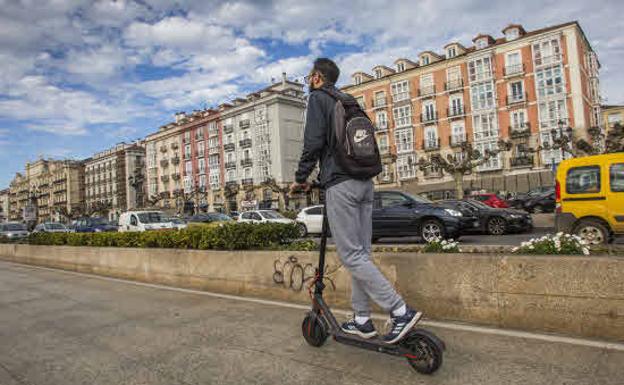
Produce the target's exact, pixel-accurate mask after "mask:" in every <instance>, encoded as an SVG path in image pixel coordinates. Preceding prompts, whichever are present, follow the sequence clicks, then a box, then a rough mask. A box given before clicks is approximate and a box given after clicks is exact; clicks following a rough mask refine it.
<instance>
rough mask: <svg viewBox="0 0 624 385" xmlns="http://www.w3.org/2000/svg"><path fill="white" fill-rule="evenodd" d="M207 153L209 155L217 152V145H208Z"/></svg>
mask: <svg viewBox="0 0 624 385" xmlns="http://www.w3.org/2000/svg"><path fill="white" fill-rule="evenodd" d="M208 153H209V154H211V155H213V154H218V153H219V147H218V146H214V147H208Z"/></svg>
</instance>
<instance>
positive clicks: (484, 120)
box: [473, 113, 498, 140]
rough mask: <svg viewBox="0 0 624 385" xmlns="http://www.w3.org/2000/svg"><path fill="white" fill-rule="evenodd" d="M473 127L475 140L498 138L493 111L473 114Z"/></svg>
mask: <svg viewBox="0 0 624 385" xmlns="http://www.w3.org/2000/svg"><path fill="white" fill-rule="evenodd" d="M473 127H474V139H475V140H483V139H491V138H498V125H497V122H496V114H495V113H489V114H479V115H475V116H473Z"/></svg>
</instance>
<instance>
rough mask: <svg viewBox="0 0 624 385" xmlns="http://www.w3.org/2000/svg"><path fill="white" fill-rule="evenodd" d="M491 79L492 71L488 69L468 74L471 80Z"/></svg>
mask: <svg viewBox="0 0 624 385" xmlns="http://www.w3.org/2000/svg"><path fill="white" fill-rule="evenodd" d="M490 79H492V71H491V70H489V69H482V70H480V71H476V72H473V73H471V74H470V81H471V82H483V81H486V80H490Z"/></svg>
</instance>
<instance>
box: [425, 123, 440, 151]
mask: <svg viewBox="0 0 624 385" xmlns="http://www.w3.org/2000/svg"><path fill="white" fill-rule="evenodd" d="M437 147H438V129H437V127H435V126H428V127H425V148H437Z"/></svg>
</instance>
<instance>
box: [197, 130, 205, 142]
mask: <svg viewBox="0 0 624 385" xmlns="http://www.w3.org/2000/svg"><path fill="white" fill-rule="evenodd" d="M195 140H204V132H203V131H197V132H196V133H195Z"/></svg>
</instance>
